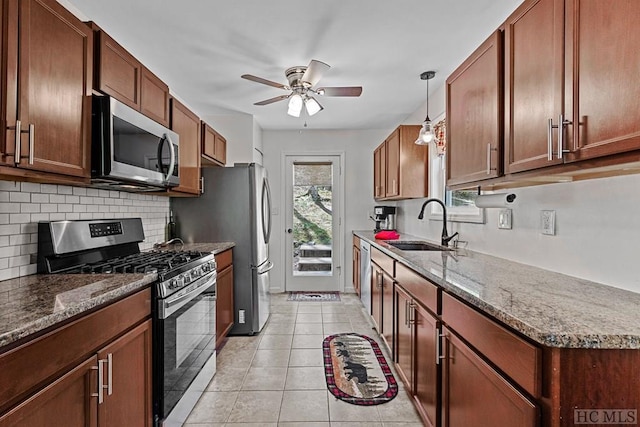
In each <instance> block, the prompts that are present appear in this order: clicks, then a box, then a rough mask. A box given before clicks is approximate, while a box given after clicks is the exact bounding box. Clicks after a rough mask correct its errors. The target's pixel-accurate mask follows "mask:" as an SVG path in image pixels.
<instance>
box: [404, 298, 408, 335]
mask: <svg viewBox="0 0 640 427" xmlns="http://www.w3.org/2000/svg"><path fill="white" fill-rule="evenodd" d="M404 326H406V327H407V328H408V327H409V301H408V300H404Z"/></svg>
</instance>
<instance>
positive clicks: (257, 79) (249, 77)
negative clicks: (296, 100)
mask: <svg viewBox="0 0 640 427" xmlns="http://www.w3.org/2000/svg"><path fill="white" fill-rule="evenodd" d="M240 77H242V78H243V79H247V80H251V81H252V82H256V83H262V84H263V85H268V86H273V87H277V88H278V89H284V90H289V86H285V85H283V84H282V83H276V82H273V81H271V80H267V79H263V78H262V77H256V76H252V75H251V74H243V75H241V76H240Z"/></svg>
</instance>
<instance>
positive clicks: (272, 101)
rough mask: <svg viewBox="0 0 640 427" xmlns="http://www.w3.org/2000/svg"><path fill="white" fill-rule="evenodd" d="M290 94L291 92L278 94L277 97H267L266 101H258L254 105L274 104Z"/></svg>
mask: <svg viewBox="0 0 640 427" xmlns="http://www.w3.org/2000/svg"><path fill="white" fill-rule="evenodd" d="M290 96H291V94H289V95H280V96H276V97H273V98H269V99H265V100H264V101H260V102H256V103H255V104H253V105H269V104H273V103H274V102H278V101H282V100H283V99H287V98H289V97H290Z"/></svg>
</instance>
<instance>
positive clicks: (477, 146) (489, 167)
mask: <svg viewBox="0 0 640 427" xmlns="http://www.w3.org/2000/svg"><path fill="white" fill-rule="evenodd" d="M502 64H503V59H502V33H501V32H500V31H496V32H495V33H493V35H492V36H491V37H489V39H487V40H486V41H485V42H484V43H483V44H482V45H481V46H480V47H479V48H478V49H477V50H476V51H475V52H474V53H473V54H472V55H471V56H470V57H469V58H468V59H467V60H466V61H465V62H464V63H463V64H462V65H461V66H460V67H458V69H457V70H456V71H454V72H453V74H451V76H449V78H448V79H447V83H446V89H447V185H456V184H466V183H470V182H475V181H480V180H483V179H487V178H493V177H497V176H500V175H501V174H502V134H503V131H502V114H503V108H502V105H503V102H502V75H503V70H502V68H503V67H502Z"/></svg>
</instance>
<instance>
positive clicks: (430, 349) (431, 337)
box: [394, 263, 440, 426]
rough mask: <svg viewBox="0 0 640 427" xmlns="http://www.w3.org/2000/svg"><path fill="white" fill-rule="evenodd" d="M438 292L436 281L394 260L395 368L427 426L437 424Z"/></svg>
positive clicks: (438, 386)
mask: <svg viewBox="0 0 640 427" xmlns="http://www.w3.org/2000/svg"><path fill="white" fill-rule="evenodd" d="M438 293H439V291H438V289H437V287H436V285H434V284H432V283H431V282H429V281H428V280H426V279H424V278H422V277H421V276H419V275H417V274H416V273H415V272H413V271H412V270H411V269H409V268H407V267H405V266H404V265H402V264H399V263H398V264H396V287H395V315H394V318H395V333H396V336H395V351H396V352H395V355H396V368H397V371H398V374H399V375H400V378H401V379H402V381H403V383H404V384H405V388H406V389H407V391H408V392H409V394H410V395H411V396H412V397H413V400H414V403H415V405H416V408H417V409H418V412H419V413H420V416H421V417H422V419H423V421H424V422H425V424H426V425H430V426H439V425H440V416H439V415H440V409H439V402H440V397H439V396H440V393H439V390H440V369H439V368H438V365H439V353H438V340H439V333H440V332H439V326H440V321H439V319H438V318H437V316H436V314H435V313H437V312H438ZM426 307H428V308H429V309H427V308H426ZM430 310H432V311H430Z"/></svg>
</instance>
